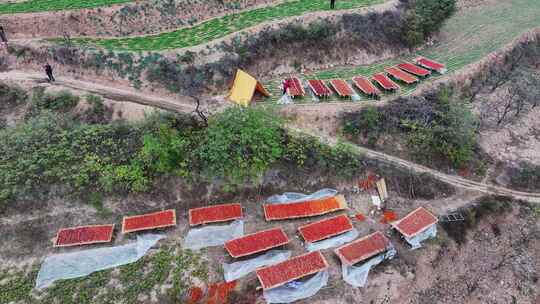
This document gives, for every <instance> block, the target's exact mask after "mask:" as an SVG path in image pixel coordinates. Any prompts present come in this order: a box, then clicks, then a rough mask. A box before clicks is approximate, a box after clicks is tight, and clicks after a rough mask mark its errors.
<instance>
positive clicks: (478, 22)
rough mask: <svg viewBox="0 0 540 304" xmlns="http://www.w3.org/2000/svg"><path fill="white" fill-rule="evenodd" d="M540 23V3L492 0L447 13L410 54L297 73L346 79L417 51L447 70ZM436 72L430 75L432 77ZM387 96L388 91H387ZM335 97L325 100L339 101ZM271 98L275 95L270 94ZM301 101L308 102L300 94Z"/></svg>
mask: <svg viewBox="0 0 540 304" xmlns="http://www.w3.org/2000/svg"><path fill="white" fill-rule="evenodd" d="M538 26H540V5H538V1H536V0H511V1H500V0H499V1H496V2H494V3H493V5H490V6H481V7H478V8H469V9H464V10H460V11H459V12H458V13H456V14H455V15H454V16H453V17H451V18H450V19H449V20H448V21H447V23H446V24H445V26H444V27H443V28H442V30H441V33H443V34H441V36H440V40H439V41H438V42H436V43H435V44H434V45H433V46H431V47H427V48H425V49H423V50H421V51H417V52H414V53H413V54H411V55H408V56H404V57H401V58H395V59H391V60H386V61H382V62H378V63H376V64H373V65H360V66H354V67H339V68H335V69H328V70H324V71H315V72H310V73H305V74H301V75H300V76H301V77H302V78H303V79H312V78H319V79H332V78H343V79H347V80H350V79H351V78H352V77H353V76H355V75H364V76H371V75H372V74H373V73H376V72H382V71H383V69H384V67H387V66H391V65H394V64H396V63H398V62H400V61H402V60H411V59H413V58H415V57H417V56H419V55H422V56H426V57H429V58H432V59H435V60H437V61H439V62H442V63H444V64H446V65H447V67H448V71H449V72H454V71H457V70H459V69H461V68H463V67H464V66H466V65H468V64H471V63H474V62H476V61H478V60H480V59H482V58H483V57H485V56H487V55H488V54H489V53H491V52H493V51H495V50H497V49H499V48H501V47H502V46H504V45H505V44H507V43H510V42H511V41H512V39H514V38H516V37H517V36H519V35H520V34H521V33H523V32H526V31H527V30H530V29H532V28H535V27H538ZM438 77H440V75H434V76H432V77H430V78H429V80H427V81H432V80H434V79H436V78H438ZM280 81H281V80H280V79H274V80H272V81H269V82H268V83H266V85H267V87H268V88H270V89H271V91H272V93H273V95H274V96H280V89H279V84H280ZM401 87H402V90H401V92H400V94H405V95H407V94H409V93H411V92H412V91H414V89H415V88H416V85H409V86H407V85H401ZM387 97H391V95H387ZM336 98H337V97H334V98H330V99H329V100H328V101H339V100H338V99H336ZM274 100H275V98H274ZM303 102H311V99H310V98H304V100H303Z"/></svg>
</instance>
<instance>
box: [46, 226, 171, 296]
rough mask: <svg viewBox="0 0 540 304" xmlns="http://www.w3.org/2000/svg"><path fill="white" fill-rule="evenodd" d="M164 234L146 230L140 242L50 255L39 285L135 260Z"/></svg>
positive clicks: (76, 276)
mask: <svg viewBox="0 0 540 304" xmlns="http://www.w3.org/2000/svg"><path fill="white" fill-rule="evenodd" d="M164 237H165V235H161V234H145V235H139V236H137V242H133V243H131V244H127V245H122V246H114V247H105V248H97V249H88V250H81V251H76V252H70V253H61V254H55V255H52V256H49V257H47V258H46V259H45V261H44V262H43V264H41V268H40V269H39V272H38V275H37V278H36V288H37V289H42V288H46V287H48V286H50V285H51V284H52V283H53V282H54V281H56V280H65V279H73V278H78V277H84V276H87V275H89V274H91V273H93V272H96V271H100V270H104V269H109V268H113V267H118V266H121V265H125V264H129V263H133V262H136V261H137V260H139V259H140V258H141V257H143V256H144V255H145V254H146V252H147V251H148V250H149V249H150V248H151V247H152V246H154V245H155V244H156V243H157V241H159V240H160V239H162V238H164Z"/></svg>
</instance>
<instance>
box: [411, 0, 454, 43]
mask: <svg viewBox="0 0 540 304" xmlns="http://www.w3.org/2000/svg"><path fill="white" fill-rule="evenodd" d="M411 2H412V7H411V9H410V10H409V11H408V12H407V15H406V17H405V22H406V27H405V28H406V29H407V30H406V32H405V37H406V40H407V41H408V43H409V45H410V46H416V45H419V44H420V43H422V42H423V41H424V40H425V39H426V38H427V37H429V36H430V35H431V34H432V33H434V32H436V31H438V30H439V29H440V28H441V26H442V25H443V23H444V21H445V20H446V19H448V18H449V17H450V16H452V15H453V14H454V13H455V11H456V3H457V1H456V0H413V1H411Z"/></svg>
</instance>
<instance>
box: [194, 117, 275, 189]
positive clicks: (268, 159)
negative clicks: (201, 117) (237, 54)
mask: <svg viewBox="0 0 540 304" xmlns="http://www.w3.org/2000/svg"><path fill="white" fill-rule="evenodd" d="M281 137H282V130H281V121H280V119H279V118H278V116H277V115H276V114H275V113H272V112H271V111H269V110H268V109H262V108H248V109H244V108H239V107H235V108H230V109H227V110H225V111H224V112H222V113H219V114H217V115H216V116H214V117H211V118H210V119H209V121H208V128H206V129H205V132H204V134H201V137H200V140H201V143H200V144H199V146H198V147H197V148H196V149H195V151H194V153H195V154H196V155H197V157H198V159H199V161H200V165H201V169H202V171H203V172H205V173H206V175H207V176H218V177H219V176H222V177H226V178H228V179H230V180H231V181H232V182H242V181H246V180H253V179H256V178H259V177H261V176H262V174H263V173H264V172H266V170H267V169H268V168H269V167H270V166H271V165H272V164H273V163H274V162H276V161H277V160H278V159H279V158H280V157H281V155H282V153H283V149H282V146H281Z"/></svg>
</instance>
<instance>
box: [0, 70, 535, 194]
mask: <svg viewBox="0 0 540 304" xmlns="http://www.w3.org/2000/svg"><path fill="white" fill-rule="evenodd" d="M0 80H25V81H29V80H30V81H35V82H37V83H42V82H44V79H43V76H41V75H39V74H31V73H26V72H17V71H11V72H6V73H0ZM54 85H60V86H63V87H66V88H71V89H75V90H82V91H86V92H89V93H92V94H96V95H101V96H103V97H105V98H109V99H113V100H118V101H129V102H134V103H139V104H143V105H149V106H155V107H157V108H160V109H164V110H168V111H172V112H177V113H186V112H191V111H193V110H194V107H193V106H192V105H190V104H186V103H182V102H180V101H177V100H171V99H166V98H162V97H157V96H151V95H146V94H139V93H137V92H134V91H133V90H132V89H125V88H124V89H119V88H112V87H107V86H103V85H99V84H95V83H89V82H84V81H79V80H74V79H69V78H66V79H61V80H59V81H58V82H56V83H55V84H54ZM288 128H289V129H290V130H291V131H293V132H298V133H303V134H308V135H312V136H315V137H317V138H319V139H320V140H321V141H323V142H325V143H327V144H330V145H335V144H337V142H338V140H337V138H331V137H329V136H325V135H322V134H313V133H311V132H309V131H306V130H300V129H298V128H295V127H294V126H289V127H288ZM351 146H352V147H353V148H354V149H355V150H356V151H358V152H359V153H362V154H364V155H366V156H367V157H369V158H372V159H375V160H378V161H381V162H383V163H386V164H390V165H393V166H396V167H400V168H405V169H408V170H413V171H415V172H417V173H427V174H430V175H432V176H433V177H435V178H437V179H438V180H440V181H443V182H446V183H448V184H450V185H453V186H455V187H458V188H462V189H467V190H473V191H479V192H482V193H486V194H494V195H507V196H512V197H514V198H516V199H522V200H526V201H529V202H534V203H539V204H540V193H531V192H522V191H516V190H512V189H508V188H504V187H499V186H495V185H489V184H486V183H483V182H475V181H471V180H468V179H465V178H462V177H459V176H455V175H449V174H445V173H442V172H439V171H437V170H434V169H431V168H428V167H426V166H422V165H419V164H416V163H413V162H411V161H407V160H404V159H401V158H398V157H395V156H391V155H387V154H384V153H381V152H378V151H374V150H370V149H366V148H364V147H360V146H357V145H353V144H351Z"/></svg>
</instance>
